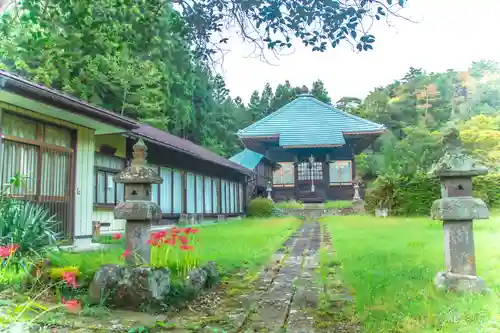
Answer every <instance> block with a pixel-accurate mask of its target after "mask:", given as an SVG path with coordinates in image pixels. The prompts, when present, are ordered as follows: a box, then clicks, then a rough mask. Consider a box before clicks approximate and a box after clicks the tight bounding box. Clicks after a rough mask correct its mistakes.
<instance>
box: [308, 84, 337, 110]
mask: <svg viewBox="0 0 500 333" xmlns="http://www.w3.org/2000/svg"><path fill="white" fill-rule="evenodd" d="M311 95H313V96H314V97H316V98H317V99H319V100H320V101H322V102H324V103H327V104H330V103H331V102H332V99H331V98H330V96H328V91H327V90H326V88H325V84H324V83H323V81H321V80H316V81H314V82H313V85H312V89H311Z"/></svg>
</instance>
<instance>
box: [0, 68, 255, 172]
mask: <svg viewBox="0 0 500 333" xmlns="http://www.w3.org/2000/svg"><path fill="white" fill-rule="evenodd" d="M1 89H5V90H8V91H10V92H13V93H16V94H20V95H22V96H25V97H27V98H30V99H33V100H35V101H39V102H42V103H45V104H48V105H52V106H54V107H58V108H61V109H63V110H68V111H70V112H73V113H76V114H82V115H85V116H88V117H91V118H94V119H98V120H100V121H103V122H108V123H111V124H114V125H117V126H121V127H122V128H124V129H126V130H131V132H130V133H132V134H135V135H137V136H140V137H143V138H145V139H146V140H149V141H152V142H155V143H156V144H158V145H160V146H164V147H167V148H170V149H174V150H177V151H179V152H183V153H185V154H189V155H192V156H194V157H195V158H198V159H201V160H206V161H209V162H211V163H214V164H217V165H221V166H223V167H227V168H230V169H233V170H236V171H237V172H240V173H242V174H245V175H252V174H253V172H252V171H251V170H249V169H247V168H245V167H243V166H241V165H239V164H237V163H234V162H231V161H230V160H228V159H226V158H224V157H222V156H220V155H217V154H216V153H214V152H211V151H210V150H208V149H205V148H203V147H201V146H198V145H196V144H194V143H192V142H191V141H188V140H184V139H181V138H179V137H177V136H175V135H172V134H170V133H167V132H164V131H162V130H159V129H157V128H154V127H152V126H149V125H145V124H141V123H139V122H137V121H136V120H134V119H131V118H128V117H125V116H122V115H119V114H117V113H115V112H112V111H109V110H106V109H103V108H101V107H98V106H95V105H92V104H89V103H87V102H85V101H83V100H81V99H78V98H76V97H73V96H70V95H68V94H65V93H62V92H60V91H58V90H55V89H52V88H48V87H45V86H42V85H40V84H37V83H34V82H31V81H29V80H26V79H24V78H22V77H21V76H19V75H16V74H13V73H10V72H6V71H3V70H0V90H1Z"/></svg>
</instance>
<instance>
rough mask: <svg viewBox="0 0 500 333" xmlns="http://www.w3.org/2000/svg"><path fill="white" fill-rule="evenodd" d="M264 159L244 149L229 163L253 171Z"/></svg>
mask: <svg viewBox="0 0 500 333" xmlns="http://www.w3.org/2000/svg"><path fill="white" fill-rule="evenodd" d="M263 158H264V155H262V154H259V153H256V152H254V151H253V150H250V149H246V148H245V150H243V151H241V152H239V153H238V154H236V155H234V156H233V157H231V158H230V159H229V160H230V161H231V162H234V163H237V164H239V165H241V166H243V167H245V168H247V169H250V170H254V169H255V167H256V166H257V164H259V162H260V161H261V160H262V159H263Z"/></svg>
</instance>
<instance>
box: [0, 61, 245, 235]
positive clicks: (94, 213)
mask: <svg viewBox="0 0 500 333" xmlns="http://www.w3.org/2000/svg"><path fill="white" fill-rule="evenodd" d="M0 134H1V135H0V140H1V142H0V147H1V148H0V149H1V151H0V158H1V159H0V183H1V184H7V183H8V182H9V180H10V179H11V178H12V177H14V176H15V175H16V174H20V175H21V176H23V179H24V181H23V182H22V185H21V186H20V187H10V188H8V189H7V190H8V193H9V195H11V196H15V197H17V198H20V199H25V200H32V201H35V202H37V203H39V204H41V205H44V206H45V207H47V208H48V209H49V211H50V212H51V213H52V214H55V215H56V218H57V219H58V220H59V221H60V222H61V224H60V230H59V231H60V232H61V233H62V235H63V236H64V238H66V239H68V240H70V241H73V242H77V241H81V242H88V241H90V239H91V237H92V233H93V230H94V228H95V225H100V226H102V228H101V230H102V231H110V232H111V231H122V230H123V229H124V222H125V221H122V220H115V219H114V215H113V207H114V206H115V205H116V203H117V202H119V201H121V200H123V195H124V194H123V184H115V183H114V182H113V175H115V174H116V173H118V172H120V171H121V170H122V169H123V168H124V167H125V166H126V165H127V163H129V162H130V160H131V157H132V154H131V152H132V145H133V144H134V143H135V141H136V140H137V139H138V138H139V137H141V138H143V139H144V140H145V142H146V144H147V146H148V157H147V161H148V163H149V164H150V166H151V167H152V168H155V170H156V172H157V173H158V174H159V175H160V176H161V177H162V178H163V184H161V185H155V187H154V193H153V199H154V200H155V201H156V202H157V203H158V204H159V205H160V207H161V209H162V212H163V219H162V221H161V223H172V222H175V221H177V220H179V218H180V217H181V216H183V215H190V214H196V215H197V216H201V217H203V218H205V219H207V218H209V219H210V218H212V219H215V218H220V216H221V215H222V216H238V215H242V214H244V212H245V209H246V207H245V203H246V197H245V195H246V183H247V178H248V177H251V176H252V175H253V172H252V171H251V170H249V169H247V168H244V167H242V166H240V165H239V164H236V163H233V162H231V161H229V160H227V159H225V158H223V157H221V156H219V155H217V154H215V153H213V152H211V151H209V150H207V149H205V148H203V147H200V146H198V145H196V144H194V143H192V142H190V141H187V140H183V139H181V138H179V137H176V136H174V135H171V134H169V133H166V132H164V131H161V130H158V129H156V128H153V127H151V126H148V125H144V124H140V123H138V122H136V121H135V120H133V119H130V118H127V117H124V116H121V115H119V114H116V113H114V112H111V111H108V110H105V109H102V108H99V107H96V106H93V105H90V104H88V103H86V102H84V101H82V100H79V99H77V98H74V97H72V96H69V95H67V94H64V93H61V92H59V91H56V90H54V89H49V88H47V87H44V86H41V85H38V84H35V83H33V82H30V81H28V80H26V79H23V78H22V77H20V76H17V75H14V74H12V73H8V72H5V71H1V70H0Z"/></svg>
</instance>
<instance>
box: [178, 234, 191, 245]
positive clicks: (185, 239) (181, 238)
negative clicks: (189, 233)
mask: <svg viewBox="0 0 500 333" xmlns="http://www.w3.org/2000/svg"><path fill="white" fill-rule="evenodd" d="M179 240H180V241H181V243H182V244H184V245H185V244H187V243H189V239H188V238H187V237H185V236H179Z"/></svg>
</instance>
